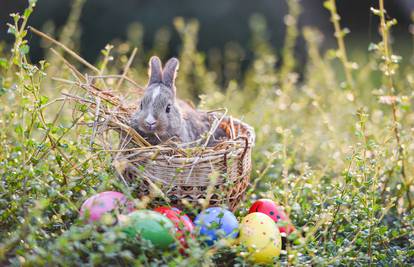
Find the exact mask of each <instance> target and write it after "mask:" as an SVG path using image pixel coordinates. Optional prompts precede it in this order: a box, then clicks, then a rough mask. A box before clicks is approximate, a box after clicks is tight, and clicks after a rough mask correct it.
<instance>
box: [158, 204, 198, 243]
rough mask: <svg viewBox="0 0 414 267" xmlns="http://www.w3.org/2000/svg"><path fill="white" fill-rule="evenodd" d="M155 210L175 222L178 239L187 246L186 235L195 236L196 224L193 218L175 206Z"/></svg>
mask: <svg viewBox="0 0 414 267" xmlns="http://www.w3.org/2000/svg"><path fill="white" fill-rule="evenodd" d="M154 211H156V212H159V213H161V214H163V215H164V216H165V217H167V218H168V219H170V220H171V221H172V222H173V223H174V225H175V228H176V233H177V236H176V237H177V240H178V241H179V242H180V244H181V245H182V246H183V247H184V248H187V247H188V246H187V242H186V237H192V238H193V237H194V236H193V232H194V224H193V222H192V221H191V219H190V218H189V217H188V216H187V215H186V214H185V213H183V212H182V211H181V210H179V209H177V208H175V207H158V208H156V209H154Z"/></svg>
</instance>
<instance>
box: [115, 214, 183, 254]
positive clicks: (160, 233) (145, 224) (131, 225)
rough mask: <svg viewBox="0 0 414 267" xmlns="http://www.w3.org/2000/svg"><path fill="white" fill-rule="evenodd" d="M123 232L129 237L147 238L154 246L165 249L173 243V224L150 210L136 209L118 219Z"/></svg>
mask: <svg viewBox="0 0 414 267" xmlns="http://www.w3.org/2000/svg"><path fill="white" fill-rule="evenodd" d="M119 223H120V225H121V226H122V227H123V232H124V233H126V234H127V236H128V237H130V238H141V239H145V240H148V241H150V242H151V243H152V245H153V246H154V247H156V248H160V249H166V248H168V247H169V245H171V244H173V243H174V236H175V229H174V224H173V223H172V222H171V220H169V219H168V218H167V217H165V216H163V215H161V214H160V213H158V212H155V211H152V210H137V211H134V212H131V213H130V214H128V215H127V216H122V217H121V218H120V220H119Z"/></svg>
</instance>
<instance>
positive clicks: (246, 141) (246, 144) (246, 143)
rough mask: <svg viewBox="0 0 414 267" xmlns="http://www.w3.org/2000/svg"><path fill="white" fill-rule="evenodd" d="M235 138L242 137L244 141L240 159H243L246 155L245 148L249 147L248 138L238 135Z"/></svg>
mask: <svg viewBox="0 0 414 267" xmlns="http://www.w3.org/2000/svg"><path fill="white" fill-rule="evenodd" d="M237 139H243V140H244V143H245V146H244V150H243V153H242V155H241V161H243V160H244V157H245V156H246V153H247V149H248V148H249V139H248V138H247V137H246V136H239V137H237V138H236V140H237Z"/></svg>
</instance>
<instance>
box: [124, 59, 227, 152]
mask: <svg viewBox="0 0 414 267" xmlns="http://www.w3.org/2000/svg"><path fill="white" fill-rule="evenodd" d="M178 67H179V61H178V59H176V58H171V59H170V60H168V62H167V63H166V64H165V66H164V69H162V65H161V60H160V59H159V58H158V57H156V56H153V57H151V59H150V61H149V70H148V75H149V81H148V84H147V86H146V89H145V92H144V96H143V97H142V98H141V100H140V103H139V106H138V109H137V111H136V112H135V113H134V114H133V115H132V118H131V127H132V128H134V129H135V130H136V131H137V132H138V133H139V134H141V136H143V137H144V138H145V139H146V140H147V141H148V142H149V143H150V144H152V145H158V144H161V143H163V142H165V141H168V140H174V141H179V142H183V143H187V142H191V141H195V140H197V139H199V138H200V137H202V135H203V134H204V133H206V132H207V131H209V129H210V123H209V119H208V114H207V113H206V112H201V111H198V110H195V109H194V108H193V107H191V106H190V105H189V104H188V103H186V102H185V101H182V100H181V99H179V98H177V96H176V91H177V90H176V87H175V79H176V76H177V70H178ZM219 129H221V128H219ZM221 131H222V130H221ZM220 136H223V133H222V132H220ZM216 137H218V136H217V135H215V136H213V137H212V139H214V138H216Z"/></svg>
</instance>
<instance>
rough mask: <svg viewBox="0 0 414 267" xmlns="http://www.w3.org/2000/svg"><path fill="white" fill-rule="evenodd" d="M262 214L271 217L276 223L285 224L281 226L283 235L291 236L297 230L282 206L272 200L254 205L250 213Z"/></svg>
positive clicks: (264, 200) (257, 202)
mask: <svg viewBox="0 0 414 267" xmlns="http://www.w3.org/2000/svg"><path fill="white" fill-rule="evenodd" d="M252 212H261V213H264V214H266V215H267V216H269V217H270V218H271V219H272V220H273V221H274V222H276V223H277V222H284V224H285V225H283V226H279V231H280V232H281V233H286V234H290V233H292V232H293V231H294V230H295V227H294V226H293V225H292V224H291V222H290V219H289V217H288V216H287V214H286V213H285V211H284V209H283V207H282V206H279V205H277V204H276V203H275V202H274V201H272V200H270V199H259V200H257V201H256V202H254V203H253V205H252V206H251V208H250V210H249V213H252Z"/></svg>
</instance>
